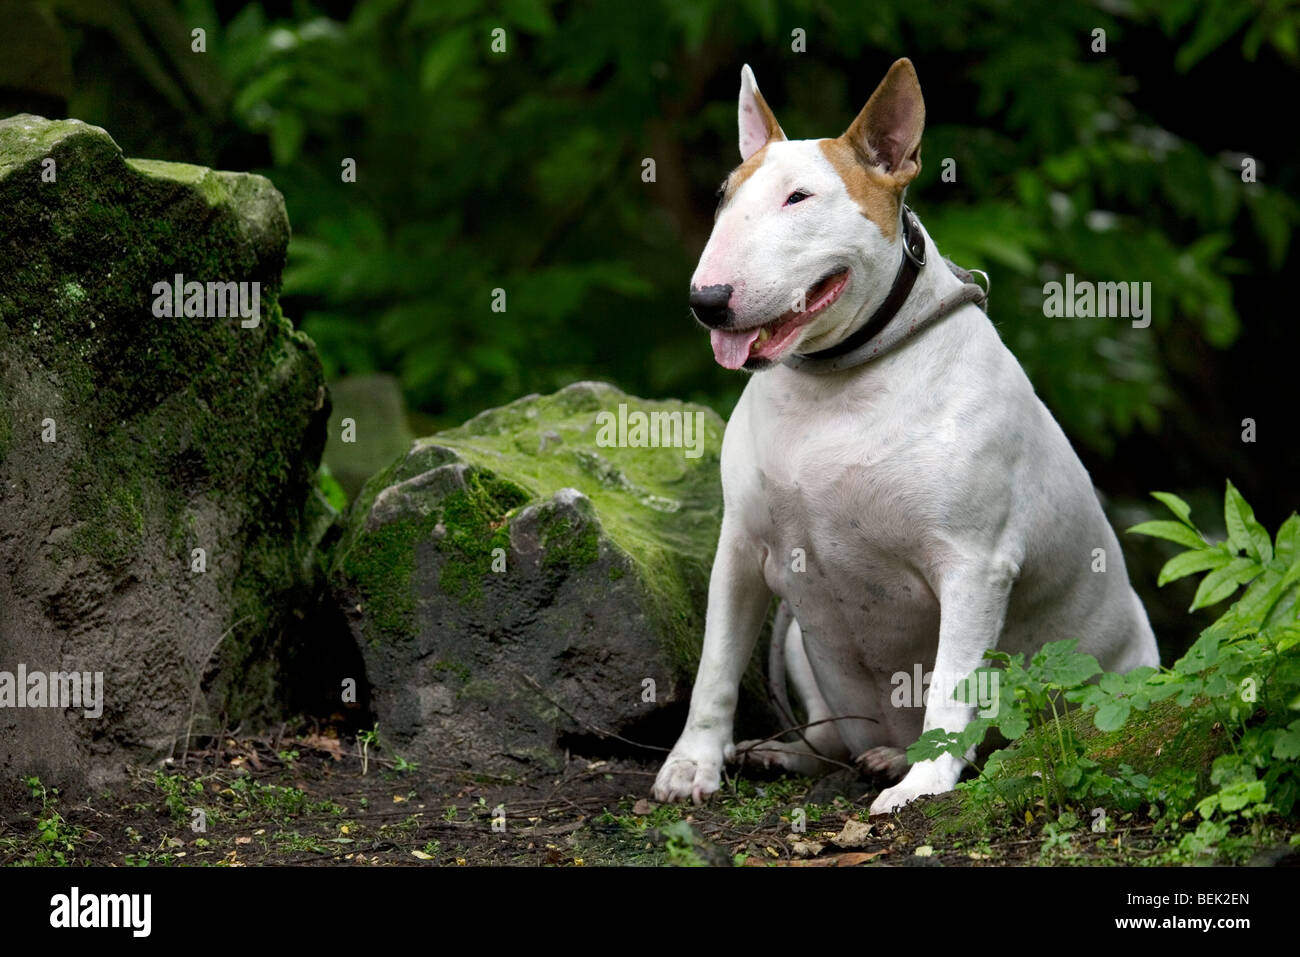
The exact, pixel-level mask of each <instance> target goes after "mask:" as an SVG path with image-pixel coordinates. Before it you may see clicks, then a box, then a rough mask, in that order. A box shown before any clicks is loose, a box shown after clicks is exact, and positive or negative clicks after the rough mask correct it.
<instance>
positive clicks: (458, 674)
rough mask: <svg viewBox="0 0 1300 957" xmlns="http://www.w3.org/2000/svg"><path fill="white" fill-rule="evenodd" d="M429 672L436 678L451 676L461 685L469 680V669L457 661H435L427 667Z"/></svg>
mask: <svg viewBox="0 0 1300 957" xmlns="http://www.w3.org/2000/svg"><path fill="white" fill-rule="evenodd" d="M429 670H430V671H431V672H433V674H434V676H435V677H437V678H444V677H447V676H451V677H453V678H455V679H456V680H458V681H460V682H461V683H462V684H464V683H466V682H468V681H469V679H470V670H469V668H468V667H466V666H465V665H463V664H461V663H460V662H459V661H443V660H439V661H435V662H434V663H433V664H432V665H430V666H429Z"/></svg>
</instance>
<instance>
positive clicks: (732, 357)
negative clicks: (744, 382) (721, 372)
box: [709, 326, 762, 369]
mask: <svg viewBox="0 0 1300 957" xmlns="http://www.w3.org/2000/svg"><path fill="white" fill-rule="evenodd" d="M761 331H762V330H761V329H760V328H759V327H757V326H756V327H754V328H753V329H744V330H741V331H740V332H729V331H726V330H723V329H713V330H710V332H709V341H710V342H711V343H713V358H715V359H717V360H718V365H720V366H722V367H723V368H724V369H739V368H740V367H741V366H743V365H744V364H745V360H746V359H748V358H749V347H750V346H752V345H753V344H754V340H755V339H757V338H758V334H759V332H761Z"/></svg>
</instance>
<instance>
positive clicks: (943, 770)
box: [871, 761, 960, 814]
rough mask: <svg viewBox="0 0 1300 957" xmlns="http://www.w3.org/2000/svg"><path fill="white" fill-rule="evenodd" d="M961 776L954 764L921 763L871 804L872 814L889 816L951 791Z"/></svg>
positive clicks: (882, 792) (881, 793)
mask: <svg viewBox="0 0 1300 957" xmlns="http://www.w3.org/2000/svg"><path fill="white" fill-rule="evenodd" d="M950 765H951V766H950ZM954 772H955V773H954ZM959 774H960V767H958V766H956V765H955V764H954V763H952V762H944V764H942V765H940V764H938V763H937V762H935V761H921V762H920V763H918V764H914V765H912V769H911V770H910V771H908V772H907V775H906V776H905V777H904V778H903V780H901V781H899V782H898V783H897V784H895V785H894V786H893V787H892V788H886V789H885V790H883V791H881V792H880V796H879V797H877V798H876V799H875V800H874V801H872V802H871V813H872V814H889V813H891V812H893V811H897V810H898V809H899V808H900V807H903V806H904V805H906V804H911V803H912V802H913V801H915V800H916V799H917V798H919V797H923V796H924V795H926V794H943V793H944V792H945V791H951V790H952V789H953V788H954V787H955V786H956V784H957V777H958V776H959Z"/></svg>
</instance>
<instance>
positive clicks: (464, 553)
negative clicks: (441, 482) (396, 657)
mask: <svg viewBox="0 0 1300 957" xmlns="http://www.w3.org/2000/svg"><path fill="white" fill-rule="evenodd" d="M405 464H406V463H405V462H399V463H395V464H394V465H392V466H390V467H389V468H388V469H385V470H384V471H383V472H381V473H380V474H379V475H377V476H375V477H374V478H373V479H371V480H370V481H369V482H367V483H366V486H365V488H364V489H363V490H362V493H361V496H360V498H358V504H357V509H358V511H357V512H354V513H353V514H361V515H364V514H367V513H368V511H369V508H370V505H371V504H372V503H373V501H374V498H375V496H376V495H377V494H378V492H379V491H380V490H381V489H383V488H385V487H386V485H387V484H388V483H389V482H391V481H392V480H393V478H394V476H395V475H396V474H397V472H398V469H399V468H400V467H401V466H403V465H405ZM418 467H419V466H418V465H417V466H416V468H418ZM434 467H436V466H434ZM526 500H527V493H526V492H525V491H524V490H523V489H521V488H520V487H519V486H517V485H515V484H514V483H513V482H509V481H506V480H504V479H500V478H497V477H496V476H495V475H493V474H491V473H490V472H484V471H481V470H470V471H469V472H468V473H467V474H466V475H465V487H464V488H461V489H456V490H454V491H452V492H449V493H448V494H446V495H445V496H443V498H442V500H441V501H440V502H439V503H438V506H437V507H436V508H433V509H430V510H429V511H428V512H425V513H412V514H407V515H402V516H400V517H398V518H396V519H394V520H392V521H389V522H386V523H384V524H381V525H379V526H378V527H376V528H373V529H369V530H366V531H365V532H364V534H358V533H357V530H356V529H355V528H354V529H353V530H352V531H351V533H350V534H349V535H348V536H347V537H345V539H344V541H343V542H342V543H341V544H340V546H339V551H338V557H337V558H336V563H335V568H336V569H337V570H338V571H341V572H342V574H343V575H344V576H345V578H346V579H348V580H349V581H351V582H352V583H353V585H354V586H355V588H356V589H357V591H358V592H359V593H360V595H361V598H362V601H363V603H364V607H365V609H366V611H367V613H368V614H369V616H370V624H371V626H372V628H373V632H372V633H371V634H368V635H367V636H366V637H367V640H369V641H370V642H371V643H372V644H377V643H379V641H380V640H381V639H382V638H383V637H404V636H410V635H413V634H414V633H415V628H416V621H415V609H416V600H415V589H414V583H413V582H412V576H413V575H414V573H415V569H416V567H417V552H418V550H419V548H420V547H422V546H427V544H428V543H429V542H431V541H436V544H435V547H436V548H437V549H438V550H439V551H440V552H442V554H443V555H444V561H443V564H442V572H441V574H440V577H439V586H440V587H441V588H442V589H443V590H445V591H446V592H448V593H449V594H453V595H456V596H458V597H460V598H461V600H463V601H474V600H476V599H478V598H480V597H481V596H482V579H483V576H484V575H486V574H489V573H490V572H491V569H492V558H493V556H492V552H493V549H496V548H503V549H506V550H507V552H508V551H509V548H510V537H509V535H510V533H509V529H508V528H507V527H506V523H505V517H506V515H507V513H509V512H510V511H511V510H512V509H514V508H516V507H518V506H519V505H521V504H523V503H524V502H525V501H526ZM361 509H364V511H360V510H361ZM439 525H441V526H442V532H443V533H442V534H441V536H440V537H439V536H438V535H437V534H436V533H435V529H437V528H438V526H439Z"/></svg>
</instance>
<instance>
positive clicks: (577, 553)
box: [541, 511, 600, 571]
mask: <svg viewBox="0 0 1300 957" xmlns="http://www.w3.org/2000/svg"><path fill="white" fill-rule="evenodd" d="M541 541H542V546H543V548H545V552H544V554H543V556H542V567H543V568H563V569H565V570H566V571H578V570H579V569H582V568H585V567H586V566H588V565H590V564H591V563H592V562H594V561H595V560H596V559H597V558H599V557H600V535H599V534H598V533H597V532H596V522H595V516H591V517H590V518H587V519H586V520H585V521H582V522H580V523H578V525H577V527H576V528H575V527H574V523H573V522H572V521H571V520H570V519H569V517H568V516H567V515H561V514H558V513H557V512H554V511H552V512H551V513H550V514H549V515H548V516H547V518H546V519H545V520H544V521H543V523H542V529H541Z"/></svg>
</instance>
